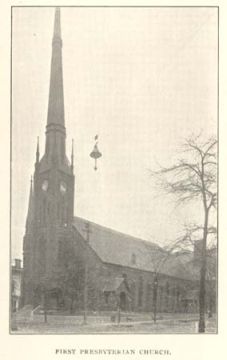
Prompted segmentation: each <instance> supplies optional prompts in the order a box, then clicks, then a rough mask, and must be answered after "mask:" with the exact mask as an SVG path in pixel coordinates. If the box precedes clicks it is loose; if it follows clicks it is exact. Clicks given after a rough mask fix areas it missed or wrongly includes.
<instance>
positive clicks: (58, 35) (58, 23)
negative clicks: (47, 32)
mask: <svg viewBox="0 0 227 360" xmlns="http://www.w3.org/2000/svg"><path fill="white" fill-rule="evenodd" d="M56 38H58V39H61V13H60V7H56V9H55V17H54V36H53V40H54V39H56Z"/></svg>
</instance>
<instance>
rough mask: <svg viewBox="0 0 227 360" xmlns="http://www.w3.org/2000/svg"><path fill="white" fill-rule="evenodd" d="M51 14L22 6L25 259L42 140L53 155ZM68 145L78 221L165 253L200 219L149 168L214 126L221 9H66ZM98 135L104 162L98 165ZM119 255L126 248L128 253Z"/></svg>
mask: <svg viewBox="0 0 227 360" xmlns="http://www.w3.org/2000/svg"><path fill="white" fill-rule="evenodd" d="M53 20H54V8H48V7H47V8H42V7H40V8H35V7H33V8H31V7H30V8H26V7H23V8H14V9H13V44H12V55H13V57H12V71H13V76H12V79H13V86H12V100H13V101H12V105H13V109H12V110H13V111H12V121H13V122H12V124H13V125H12V144H13V172H12V244H13V246H12V250H13V251H12V256H13V257H22V243H23V235H24V228H25V220H26V214H27V208H28V196H29V183H30V177H31V175H32V174H33V173H34V162H35V150H36V138H37V136H39V137H40V148H41V155H42V154H43V151H44V143H45V126H46V119H47V104H48V89H49V77H50V61H51V40H52V32H53ZM61 27H62V39H63V77H64V97H65V122H66V130H67V147H68V155H70V147H71V139H72V138H74V141H75V210H74V213H75V215H77V216H81V217H84V218H86V219H88V220H91V221H94V222H97V223H99V224H101V225H105V226H107V227H110V228H113V229H116V230H118V231H122V232H125V233H128V234H131V235H134V236H137V237H141V238H143V239H147V240H150V241H153V242H157V243H159V244H160V245H162V244H164V243H168V241H172V240H173V239H174V238H176V237H177V236H178V235H179V234H180V233H181V231H182V225H183V224H184V223H185V222H187V221H192V220H193V219H194V218H195V216H196V217H197V216H198V211H197V210H196V209H197V205H196V204H195V205H194V206H193V204H191V205H190V206H188V207H186V208H177V209H176V208H175V204H174V203H173V199H172V198H171V199H170V198H168V197H166V196H163V195H162V194H161V193H160V192H158V191H157V188H156V187H155V185H154V183H153V181H152V179H151V178H150V177H149V174H148V171H147V169H149V168H150V169H153V168H155V167H156V166H157V165H156V163H157V162H158V163H161V164H162V165H168V164H170V163H172V162H173V161H174V159H176V156H175V151H176V150H178V149H179V146H180V144H181V143H182V141H183V140H184V138H187V137H188V136H190V135H191V134H192V133H195V134H197V133H199V132H200V131H201V130H202V131H203V134H204V136H209V135H215V134H216V128H217V9H216V8H62V9H61ZM96 134H99V148H100V151H101V152H102V154H103V156H102V158H101V159H100V160H99V161H98V170H97V171H96V172H95V171H94V168H93V167H94V163H93V160H92V159H91V158H90V157H89V153H90V152H91V150H92V148H93V145H94V141H93V138H94V136H95V135H96ZM119 250H120V249H119Z"/></svg>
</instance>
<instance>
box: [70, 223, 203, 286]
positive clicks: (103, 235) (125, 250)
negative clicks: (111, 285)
mask: <svg viewBox="0 0 227 360" xmlns="http://www.w3.org/2000/svg"><path fill="white" fill-rule="evenodd" d="M87 224H89V245H90V246H91V248H92V249H93V250H94V251H95V253H96V254H97V255H98V256H99V258H100V259H101V260H102V261H103V262H105V263H110V264H115V265H121V266H125V267H130V268H134V269H137V270H143V271H150V272H157V270H158V272H159V273H163V274H167V275H169V276H174V277H177V278H182V279H187V280H192V279H196V278H197V274H195V271H193V267H192V266H187V265H186V262H187V261H186V260H185V257H184V258H183V259H182V258H181V257H180V256H175V255H170V256H168V255H167V252H166V251H165V250H164V249H162V248H161V247H160V246H158V245H157V244H154V243H152V242H149V241H145V240H142V239H139V238H136V237H134V236H131V235H126V234H123V233H121V232H118V231H115V230H112V229H109V228H107V227H104V226H101V225H98V224H95V223H93V222H91V221H88V220H86V219H82V218H80V217H74V226H75V228H76V229H77V231H78V232H79V233H80V235H81V236H82V237H83V238H84V240H85V241H86V226H87Z"/></svg>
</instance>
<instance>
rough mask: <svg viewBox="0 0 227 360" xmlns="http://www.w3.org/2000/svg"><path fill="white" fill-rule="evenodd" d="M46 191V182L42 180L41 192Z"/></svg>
mask: <svg viewBox="0 0 227 360" xmlns="http://www.w3.org/2000/svg"><path fill="white" fill-rule="evenodd" d="M47 189H48V181H47V180H44V181H43V183H42V190H43V191H47Z"/></svg>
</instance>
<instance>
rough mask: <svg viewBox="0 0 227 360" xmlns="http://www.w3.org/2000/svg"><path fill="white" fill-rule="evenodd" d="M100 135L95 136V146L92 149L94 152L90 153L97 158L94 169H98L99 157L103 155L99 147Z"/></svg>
mask: <svg viewBox="0 0 227 360" xmlns="http://www.w3.org/2000/svg"><path fill="white" fill-rule="evenodd" d="M97 140H98V135H96V136H95V141H96V142H95V145H94V148H93V150H92V152H91V153H90V157H92V158H93V159H95V167H94V169H95V170H97V169H98V168H97V159H98V158H100V157H101V156H102V154H101V152H100V151H99V149H98V141H97Z"/></svg>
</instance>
